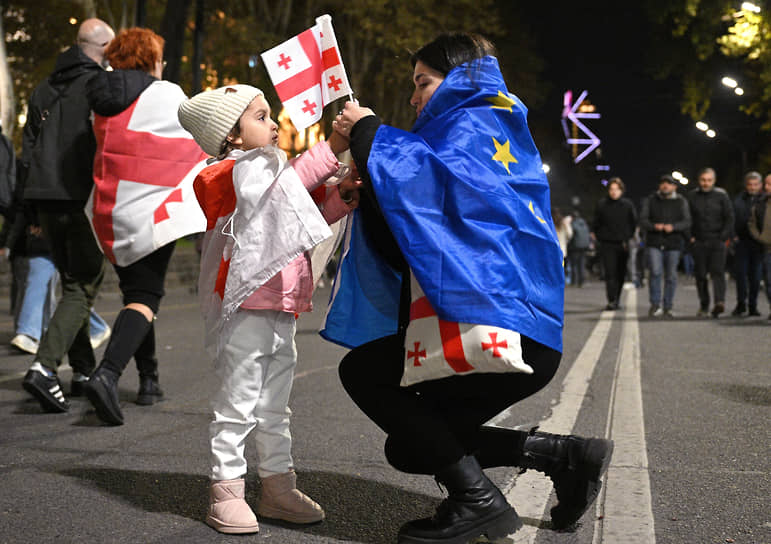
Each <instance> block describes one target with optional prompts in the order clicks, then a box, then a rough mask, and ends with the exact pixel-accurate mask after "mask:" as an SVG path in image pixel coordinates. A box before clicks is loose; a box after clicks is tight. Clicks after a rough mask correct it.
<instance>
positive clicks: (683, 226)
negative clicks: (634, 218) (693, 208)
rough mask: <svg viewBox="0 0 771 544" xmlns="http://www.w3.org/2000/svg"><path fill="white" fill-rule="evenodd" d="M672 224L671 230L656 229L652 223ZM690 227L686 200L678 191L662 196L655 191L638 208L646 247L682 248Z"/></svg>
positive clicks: (689, 215)
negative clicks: (668, 196)
mask: <svg viewBox="0 0 771 544" xmlns="http://www.w3.org/2000/svg"><path fill="white" fill-rule="evenodd" d="M657 223H664V224H665V225H672V228H673V230H672V232H664V231H660V230H656V229H655V227H654V225H656V224H657ZM690 227H691V214H690V211H689V208H688V202H687V201H686V200H685V198H683V196H682V195H680V194H678V193H673V196H672V197H670V198H664V197H663V196H662V195H661V193H659V192H658V191H656V192H655V193H653V194H652V195H650V196H649V197H648V198H646V199H645V200H644V201H643V205H642V209H641V210H640V231H641V233H642V234H644V236H645V245H646V246H647V247H656V248H659V249H664V250H671V249H678V250H682V249H683V242H684V241H685V238H686V236H687V234H688V229H689V228H690Z"/></svg>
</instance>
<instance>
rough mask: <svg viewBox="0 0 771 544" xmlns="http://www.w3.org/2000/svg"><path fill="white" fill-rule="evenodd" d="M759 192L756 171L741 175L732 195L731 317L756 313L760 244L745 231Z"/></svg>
mask: <svg viewBox="0 0 771 544" xmlns="http://www.w3.org/2000/svg"><path fill="white" fill-rule="evenodd" d="M762 194H763V176H761V175H760V172H747V174H745V175H744V190H743V191H742V192H741V193H739V194H738V195H736V198H734V201H733V206H734V238H733V243H734V265H735V277H736V307H735V308H734V309H733V311H732V312H731V315H733V316H737V317H740V316H743V315H745V314H747V315H750V316H758V315H760V312H758V292H759V291H760V279H761V275H762V273H763V253H764V251H763V245H762V244H761V243H760V242H758V241H757V240H756V239H755V238H753V237H752V235H751V234H750V231H749V223H750V213H751V211H752V206H753V205H754V204H755V202H756V201H757V199H758V198H760V196H761V195H762Z"/></svg>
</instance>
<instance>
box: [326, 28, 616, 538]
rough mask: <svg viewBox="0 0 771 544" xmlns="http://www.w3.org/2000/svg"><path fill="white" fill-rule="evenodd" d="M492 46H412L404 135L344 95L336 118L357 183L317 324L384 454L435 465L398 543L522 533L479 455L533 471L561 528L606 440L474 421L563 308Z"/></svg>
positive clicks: (517, 105)
mask: <svg viewBox="0 0 771 544" xmlns="http://www.w3.org/2000/svg"><path fill="white" fill-rule="evenodd" d="M493 54H494V51H493V47H492V45H491V44H490V43H489V42H488V41H487V40H485V39H484V38H482V37H480V36H474V35H468V34H444V35H441V36H439V37H438V38H436V39H435V40H434V41H432V42H430V43H429V44H427V45H425V46H423V47H422V48H420V49H419V50H418V51H417V52H416V53H415V54H414V55H413V57H412V64H413V73H412V79H413V82H414V85H415V90H414V92H413V94H412V97H411V99H410V104H411V105H412V106H414V107H415V110H416V113H417V120H416V122H415V125H414V126H413V128H412V131H411V132H406V131H403V130H399V129H396V128H394V127H390V126H387V125H383V124H381V121H380V119H379V118H378V117H377V116H376V115H375V114H374V113H373V112H372V110H370V109H369V108H363V107H360V106H359V105H358V103H354V102H347V103H346V105H345V109H344V110H343V112H342V113H341V114H340V115H338V116H337V118H336V119H335V121H334V122H333V126H334V128H335V130H336V131H341V132H343V134H344V135H345V136H350V138H351V154H352V155H353V159H354V161H355V162H356V164H357V165H358V166H359V171H360V172H361V176H362V180H363V182H364V186H363V187H364V188H363V190H362V191H361V194H362V197H361V198H362V201H361V207H360V209H359V210H357V212H356V213H355V214H354V218H353V227H352V229H353V230H354V231H355V233H356V236H355V237H353V236H352V237H351V239H350V244H351V245H350V247H349V250H348V252H347V253H346V254H345V257H344V258H343V261H342V262H341V265H340V272H339V274H338V278H337V280H339V281H340V283H339V284H336V286H335V289H336V290H337V291H336V293H337V296H335V298H334V299H333V301H332V302H331V304H330V310H329V312H328V314H327V317H326V324H325V328H324V329H323V330H322V334H323V335H324V336H325V337H326V338H329V339H332V340H334V341H336V342H341V343H345V344H347V345H349V346H356V347H354V349H352V350H351V351H350V352H349V353H348V354H347V355H346V356H345V358H344V359H343V360H342V362H341V363H340V379H341V381H342V383H343V386H344V387H345V390H346V391H347V392H348V394H349V395H350V396H351V398H352V399H353V401H354V402H355V403H356V404H357V405H358V406H359V408H360V409H361V410H362V411H363V412H364V413H365V414H367V416H368V417H370V418H371V419H372V420H373V421H374V422H375V423H376V424H377V425H378V426H379V427H380V428H381V429H383V431H385V433H386V434H387V439H386V443H385V455H386V458H387V459H388V462H389V463H390V464H391V465H392V466H394V467H395V468H396V469H397V470H401V471H403V472H407V473H411V474H426V475H430V476H433V477H434V478H435V479H436V480H437V481H438V482H440V483H441V484H442V485H443V486H444V487H445V488H446V489H447V494H448V496H447V498H446V499H445V500H444V501H443V502H442V503H441V504H440V505H439V507H438V508H437V510H436V513H435V514H434V515H433V516H431V517H428V518H424V519H419V520H414V521H410V522H407V523H406V524H404V525H403V526H402V527H401V528H400V530H399V536H398V542H399V543H402V544H408V543H412V544H416V543H424V544H429V543H444V542H448V543H449V542H458V543H459V542H467V541H472V540H475V539H476V538H477V537H479V536H481V535H483V534H486V535H487V536H488V537H489V538H490V539H491V540H492V539H495V538H498V537H503V536H505V535H508V534H510V533H512V532H514V531H515V530H517V529H518V528H519V527H521V526H522V521H521V520H520V519H519V517H518V515H517V513H516V511H515V510H514V509H513V508H512V507H511V505H509V503H508V502H507V500H506V498H505V497H504V495H503V494H502V493H501V491H500V490H499V489H498V488H497V487H496V486H495V484H493V482H491V481H490V480H489V479H488V477H487V476H486V475H485V473H484V471H483V469H485V468H490V467H501V466H517V467H521V468H523V469H527V468H532V469H535V470H538V471H541V472H543V473H544V474H546V475H548V476H549V477H550V478H551V479H552V481H553V482H554V488H555V490H556V493H557V498H558V500H559V503H558V504H557V505H556V506H555V507H554V508H552V510H551V519H552V524H553V526H554V527H566V526H570V525H572V524H573V523H574V522H575V521H577V520H578V519H579V518H580V517H581V516H582V514H583V513H584V512H585V511H586V509H587V508H588V507H589V505H590V504H591V503H592V502H593V501H594V499H595V498H596V496H597V492H598V490H599V481H598V479H599V477H600V475H601V474H602V473H603V472H604V471H605V469H606V467H607V465H608V463H609V462H610V456H611V452H612V449H613V446H612V442H610V441H608V440H604V439H586V438H582V437H578V436H572V435H571V436H559V435H553V434H549V433H546V432H541V431H537V432H536V431H535V430H532V431H530V432H528V431H520V430H514V429H504V428H499V427H490V426H485V423H486V422H487V421H489V420H490V419H491V418H492V417H493V416H495V415H496V414H498V413H500V412H501V411H502V410H504V409H506V408H508V407H510V406H513V405H515V404H516V403H518V402H519V401H521V400H523V399H525V398H527V397H529V396H530V395H532V394H534V393H535V392H537V391H539V390H540V389H541V388H543V387H544V386H545V385H546V384H547V383H548V382H549V380H551V379H552V377H553V376H554V373H555V372H556V370H557V367H558V365H559V360H560V357H561V349H562V345H561V335H562V313H563V305H564V301H563V297H564V270H563V266H562V262H563V258H564V253H563V251H562V249H561V248H560V244H559V241H558V240H557V233H556V232H555V228H554V226H553V225H552V223H551V222H550V221H549V216H550V210H549V208H550V198H549V185H548V182H547V180H546V177H545V175H544V174H543V170H542V168H541V161H540V157H539V155H538V151H537V149H536V148H535V145H534V143H533V141H532V137H531V136H530V132H529V129H528V127H527V122H526V109H525V107H524V106H523V105H522V103H521V102H520V101H519V100H518V99H517V98H516V97H515V96H514V95H511V94H509V92H508V90H507V88H506V84H505V82H504V81H503V76H502V75H501V73H500V70H499V68H498V62H497V60H496V58H495V57H494V56H493ZM491 135H495V138H491V137H490V136H491ZM491 140H492V141H491ZM488 147H489V151H488ZM495 147H498V152H497V153H496V152H495ZM475 150H476V151H475ZM482 174H483V175H482ZM448 214H449V215H448ZM357 225H358V227H357ZM481 225H484V226H485V228H480V226H481ZM362 240H366V243H364V244H361V241H362ZM357 244H361V245H357ZM440 263H441V264H440ZM357 271H358V273H359V274H367V275H368V274H375V273H376V272H377V271H382V274H381V276H380V277H379V279H378V280H376V281H373V282H370V281H364V282H363V283H362V280H368V279H373V278H362V277H361V276H356V273H357ZM349 272H350V273H349ZM357 279H358V280H359V282H358V287H357V281H356V280H357ZM381 280H382V281H381ZM338 287H339V289H338ZM384 290H385V292H384ZM346 293H354V296H352V297H350V298H345V297H343V295H344V294H346ZM381 296H382V298H381ZM363 299H365V300H367V301H370V300H378V301H382V304H380V306H382V307H379V308H378V310H380V311H383V312H385V314H384V315H387V316H389V317H388V318H387V319H386V320H385V321H386V322H385V323H383V322H381V321H378V316H377V315H375V314H377V312H374V311H373V312H369V311H364V312H360V313H359V312H357V311H356V310H357V309H360V308H361V307H359V306H357V303H356V301H361V300H363ZM349 304H350V305H349ZM364 304H365V305H366V307H367V308H372V306H371V303H369V304H368V303H364ZM440 320H441V321H440ZM440 323H441V325H440ZM367 325H371V327H370V326H367ZM445 325H446V327H447V328H445V329H444V330H445V332H447V335H448V336H449V337H451V338H452V340H450V339H448V338H446V337H444V336H443V335H442V333H440V326H441V327H444V326H445ZM461 330H462V331H464V332H463V334H461V332H460V331H461ZM461 337H462V338H464V341H463V345H460V344H461V342H460V340H461ZM456 340H457V341H456ZM469 370H471V372H468V371H469Z"/></svg>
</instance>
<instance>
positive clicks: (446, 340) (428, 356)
mask: <svg viewBox="0 0 771 544" xmlns="http://www.w3.org/2000/svg"><path fill="white" fill-rule="evenodd" d="M410 292H411V295H412V303H411V304H410V324H409V326H408V327H407V333H406V335H405V340H404V347H405V361H404V374H402V381H401V385H403V386H408V385H412V384H414V383H418V382H422V381H426V380H436V379H439V378H446V377H448V376H456V375H464V374H470V373H472V372H522V373H524V374H532V373H533V368H532V367H531V366H530V365H528V364H527V363H526V362H525V360H524V359H523V355H522V347H521V345H520V341H521V339H520V336H519V333H518V332H515V331H512V330H507V329H502V328H500V327H492V326H489V325H479V324H475V323H456V322H453V321H445V320H443V319H439V317H438V316H437V315H436V312H435V311H434V309H433V308H432V307H431V304H430V303H429V302H428V298H426V295H425V294H424V293H423V289H422V288H421V287H420V284H419V283H418V282H417V281H416V280H415V275H414V274H413V275H412V278H411V284H410Z"/></svg>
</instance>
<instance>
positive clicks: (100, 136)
mask: <svg viewBox="0 0 771 544" xmlns="http://www.w3.org/2000/svg"><path fill="white" fill-rule="evenodd" d="M185 98H186V96H185V93H184V92H183V91H182V89H181V88H180V87H179V86H178V85H175V84H174V83H170V82H168V81H155V82H153V83H151V84H150V85H149V86H148V87H147V88H146V89H145V90H144V91H143V92H142V94H140V95H139V97H138V98H137V99H136V100H135V101H134V103H133V104H131V106H129V107H128V108H126V109H125V110H124V111H123V112H121V113H119V114H118V115H114V116H110V117H105V116H102V115H96V114H95V115H94V134H95V136H96V142H97V150H96V155H95V158H94V188H93V190H92V191H91V196H90V197H89V199H88V202H87V203H86V208H85V213H86V215H87V216H88V218H89V220H90V221H91V228H92V229H93V230H94V234H95V236H96V239H97V241H98V242H99V245H100V247H101V248H102V251H103V252H104V254H105V256H106V257H107V258H108V259H109V261H110V262H111V263H113V264H117V265H119V266H127V265H129V264H131V263H133V262H135V261H138V260H139V259H141V258H142V257H144V256H145V255H148V254H149V253H152V252H153V251H155V250H156V249H158V248H160V247H162V246H164V245H166V244H168V243H169V242H172V241H174V240H176V239H178V238H181V237H183V236H186V235H188V234H193V233H196V232H202V231H203V230H204V229H205V227H206V219H205V218H204V216H203V213H202V212H201V209H200V207H199V206H198V203H197V201H196V199H195V194H194V193H193V180H194V179H195V176H196V175H197V174H198V172H199V171H200V170H201V169H202V168H203V167H204V166H205V165H206V160H205V159H206V157H207V155H206V153H204V152H203V151H202V150H201V148H200V147H198V144H197V143H195V140H193V137H192V136H191V135H190V133H189V132H187V131H186V130H185V129H184V128H182V125H180V124H179V120H178V119H177V108H178V107H179V104H180V103H181V102H182V101H183V100H185Z"/></svg>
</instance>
